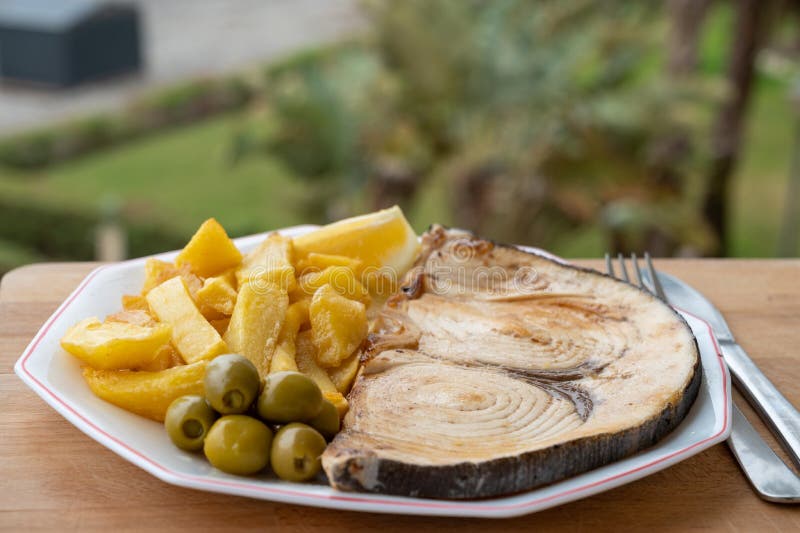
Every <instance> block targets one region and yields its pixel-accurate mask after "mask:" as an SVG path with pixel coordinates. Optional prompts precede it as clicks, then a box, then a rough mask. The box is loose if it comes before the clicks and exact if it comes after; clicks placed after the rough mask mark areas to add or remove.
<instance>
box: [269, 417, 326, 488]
mask: <svg viewBox="0 0 800 533" xmlns="http://www.w3.org/2000/svg"><path fill="white" fill-rule="evenodd" d="M324 451H325V439H324V438H323V437H322V435H320V434H319V432H318V431H317V430H315V429H314V428H312V427H311V426H307V425H305V424H301V423H299V422H293V423H291V424H287V425H285V426H283V427H282V428H281V429H279V430H278V433H276V434H275V440H274V441H273V443H272V452H270V462H271V463H272V470H273V471H274V472H275V473H276V474H277V475H278V477H279V478H281V479H285V480H286V481H307V480H309V479H311V478H313V477H314V476H316V475H317V474H318V473H319V470H320V468H321V467H322V464H321V462H320V456H321V455H322V452H324Z"/></svg>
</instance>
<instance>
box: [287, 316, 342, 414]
mask: <svg viewBox="0 0 800 533" xmlns="http://www.w3.org/2000/svg"><path fill="white" fill-rule="evenodd" d="M295 361H297V368H298V369H299V370H300V372H302V373H303V374H305V375H307V376H308V377H310V378H311V379H312V380H314V383H316V384H317V386H318V387H319V389H320V390H321V391H322V395H323V396H324V397H325V398H326V399H328V400H330V402H331V403H333V405H335V406H336V409H337V410H338V411H339V416H340V417H341V416H344V414H345V413H346V412H347V400H346V399H345V397H344V396H343V395H342V393H340V392H339V391H338V390H336V385H334V383H333V381H331V378H330V377H329V376H328V373H327V372H325V370H324V369H323V368H321V367H320V366H319V365H318V364H317V361H316V347H315V346H314V341H313V339H312V335H311V331H303V332H300V333H299V334H298V335H297V355H296V356H295Z"/></svg>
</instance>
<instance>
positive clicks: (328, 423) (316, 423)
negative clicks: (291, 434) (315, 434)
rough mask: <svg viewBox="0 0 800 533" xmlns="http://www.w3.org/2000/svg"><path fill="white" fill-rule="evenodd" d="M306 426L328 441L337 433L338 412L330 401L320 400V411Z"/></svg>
mask: <svg viewBox="0 0 800 533" xmlns="http://www.w3.org/2000/svg"><path fill="white" fill-rule="evenodd" d="M308 425H309V426H311V427H313V428H314V429H316V430H317V431H319V432H320V433H322V436H323V437H325V438H326V439H329V440H330V439H332V438H333V437H334V436H335V435H336V434H337V433H339V410H338V409H336V406H335V405H333V404H332V403H331V402H330V401H328V400H322V410H321V411H320V412H319V414H318V415H317V416H315V417H314V418H312V419H311V420H309V421H308Z"/></svg>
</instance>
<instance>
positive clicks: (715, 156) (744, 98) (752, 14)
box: [703, 0, 776, 255]
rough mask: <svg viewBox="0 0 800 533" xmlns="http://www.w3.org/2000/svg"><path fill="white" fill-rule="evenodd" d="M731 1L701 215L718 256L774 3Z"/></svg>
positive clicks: (768, 0) (724, 249)
mask: <svg viewBox="0 0 800 533" xmlns="http://www.w3.org/2000/svg"><path fill="white" fill-rule="evenodd" d="M732 4H733V6H734V7H735V17H734V23H733V29H732V31H731V32H730V35H731V39H730V50H729V53H728V68H727V74H726V75H727V78H728V82H729V85H730V94H729V96H728V97H727V98H726V100H725V101H724V102H723V104H722V105H721V106H720V109H719V112H718V114H717V117H716V120H715V124H714V127H713V131H712V152H713V153H712V164H711V166H710V171H709V175H708V183H707V186H706V192H705V196H704V199H703V214H704V215H705V218H706V220H707V221H708V222H709V224H710V225H711V228H712V229H713V231H714V233H715V234H716V236H717V247H716V249H715V250H714V252H715V253H717V254H719V255H726V252H727V244H728V221H729V218H730V217H729V206H730V204H731V199H730V182H731V177H732V176H733V173H734V170H735V168H736V163H737V160H738V154H739V152H740V145H741V142H742V133H743V131H744V119H745V116H746V112H747V106H748V104H749V102H750V94H751V92H752V87H753V80H754V79H755V64H756V57H757V55H758V51H759V49H760V48H761V46H762V45H763V44H764V42H765V40H766V37H767V23H768V14H769V13H768V12H769V10H770V9H772V8H774V7H775V6H776V4H775V2H774V1H773V0H733V1H732Z"/></svg>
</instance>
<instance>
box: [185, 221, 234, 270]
mask: <svg viewBox="0 0 800 533" xmlns="http://www.w3.org/2000/svg"><path fill="white" fill-rule="evenodd" d="M241 261H242V254H241V253H240V252H239V250H238V249H237V248H236V245H235V244H233V241H232V240H231V239H230V238H229V237H228V234H227V233H225V229H224V228H223V227H222V226H221V225H220V223H219V222H217V221H216V220H215V219H213V218H209V219H208V220H206V221H205V222H203V224H201V225H200V228H199V229H198V230H197V232H195V234H194V235H193V236H192V238H191V240H189V242H188V244H187V245H186V246H185V247H184V248H183V250H181V253H179V254H178V257H176V258H175V264H176V265H177V266H178V267H180V266H181V265H189V267H190V268H191V270H192V272H194V273H195V274H197V275H198V276H202V277H204V278H207V277H210V276H216V275H219V274H221V273H222V272H224V271H225V270H228V269H229V268H233V267H235V266H236V265H238V264H239V263H240V262H241Z"/></svg>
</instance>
